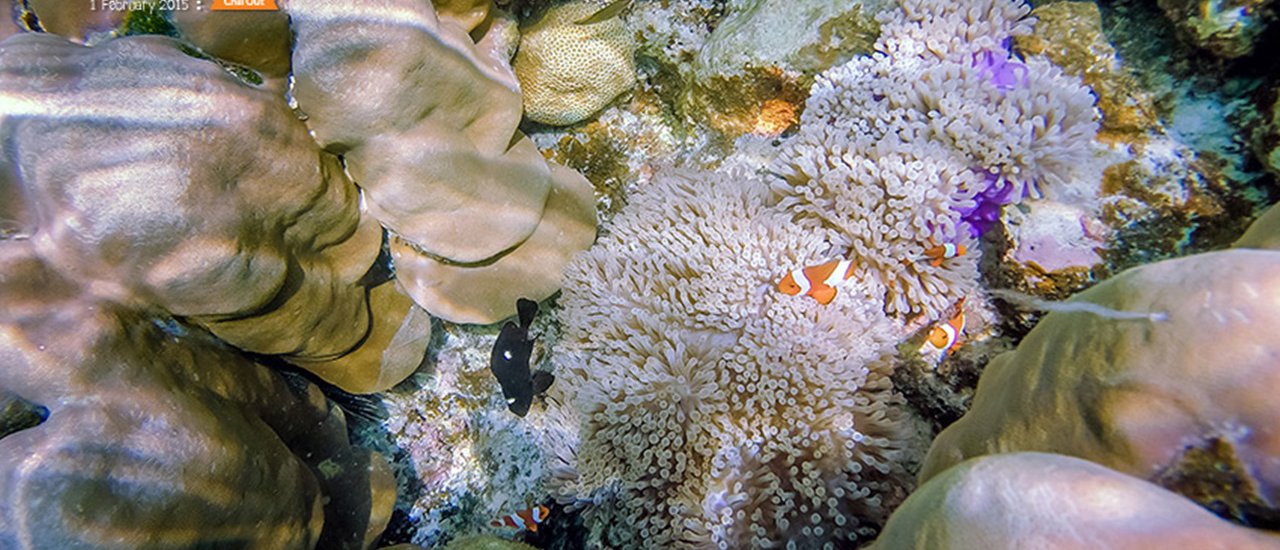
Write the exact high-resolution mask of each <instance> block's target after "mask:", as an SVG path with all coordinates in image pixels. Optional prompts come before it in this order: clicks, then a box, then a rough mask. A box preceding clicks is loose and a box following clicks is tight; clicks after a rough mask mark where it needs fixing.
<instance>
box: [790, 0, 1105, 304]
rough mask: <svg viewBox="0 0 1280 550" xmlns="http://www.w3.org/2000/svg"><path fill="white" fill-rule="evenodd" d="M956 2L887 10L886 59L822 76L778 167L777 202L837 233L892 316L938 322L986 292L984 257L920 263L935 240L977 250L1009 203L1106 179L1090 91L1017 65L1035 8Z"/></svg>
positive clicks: (1041, 68) (1048, 67)
mask: <svg viewBox="0 0 1280 550" xmlns="http://www.w3.org/2000/svg"><path fill="white" fill-rule="evenodd" d="M958 10H959V8H958V7H957V6H953V5H949V4H946V3H930V2H923V3H909V5H907V6H905V7H904V10H903V11H895V12H890V13H887V14H885V15H883V16H882V17H881V19H882V21H883V34H882V35H881V37H880V39H879V40H878V41H877V43H876V48H877V50H878V51H879V52H881V53H879V54H877V55H875V56H872V57H864V58H858V59H854V60H853V61H850V62H849V63H847V64H845V65H842V66H840V67H837V68H834V69H832V70H830V71H827V72H825V73H823V74H822V75H820V77H819V79H818V81H817V83H815V85H814V87H813V90H812V91H811V93H810V97H809V100H808V102H807V103H806V108H805V112H804V115H803V116H802V117H801V130H800V132H799V134H798V135H797V137H796V138H795V140H793V141H792V142H791V143H790V144H788V147H787V148H786V150H784V151H783V153H782V155H781V156H780V157H779V159H778V160H777V161H775V162H774V163H773V171H774V172H776V173H778V174H779V175H781V176H783V177H784V178H785V183H784V184H779V185H776V186H775V188H776V190H777V192H778V194H779V195H780V201H781V204H782V205H784V206H786V207H788V208H790V209H792V210H793V211H795V212H797V213H798V214H800V215H801V217H802V220H801V222H802V223H804V224H806V225H807V226H809V227H819V226H822V227H835V228H837V230H838V240H837V241H836V244H837V245H838V246H839V247H840V248H843V249H847V250H848V251H849V255H850V256H851V257H852V258H853V259H855V260H856V262H857V265H858V267H857V269H858V270H859V271H858V275H857V276H858V277H859V278H865V279H869V280H873V281H876V282H878V283H879V285H880V287H881V289H882V290H881V291H882V292H883V293H884V303H885V310H886V312H887V313H890V314H893V315H910V314H920V313H923V314H925V316H926V317H930V318H934V317H937V316H938V315H939V314H940V312H941V311H942V310H943V309H945V308H947V307H950V306H951V304H952V303H954V302H955V301H956V300H957V299H958V298H959V297H960V296H964V295H967V294H970V293H971V292H972V290H973V289H974V288H975V286H976V278H977V271H976V267H975V265H976V255H973V256H970V257H964V258H957V259H955V260H953V261H948V262H947V263H946V264H944V265H943V266H940V267H931V266H927V265H925V264H921V263H918V262H912V261H910V260H911V259H913V258H919V257H921V254H922V253H923V251H924V249H925V248H927V247H929V246H933V245H935V244H938V243H954V244H957V245H961V244H963V245H965V246H966V247H967V248H970V249H973V248H974V242H973V241H972V240H971V239H972V237H973V236H974V235H976V234H977V233H978V231H976V230H975V226H974V225H971V223H974V224H977V223H979V221H981V222H982V223H983V224H987V223H990V222H991V221H992V220H991V218H993V217H994V216H995V215H996V214H995V213H993V212H990V210H992V209H994V210H995V212H998V211H999V207H1000V206H1002V205H1003V203H1004V202H1006V201H1009V202H1012V201H1016V200H1019V199H1021V198H1022V197H1024V196H1040V195H1044V194H1049V195H1053V196H1059V197H1063V198H1067V199H1075V200H1082V201H1085V202H1087V198H1088V197H1091V196H1093V195H1096V189H1097V187H1096V184H1097V182H1098V181H1099V178H1100V174H1101V172H1100V168H1101V167H1100V161H1098V160H1096V159H1095V150H1094V146H1093V137H1094V134H1095V133H1096V131H1097V122H1096V112H1095V110H1094V109H1093V96H1092V95H1091V94H1090V93H1089V91H1088V89H1087V88H1084V87H1083V86H1081V85H1080V83H1079V81H1078V80H1076V79H1074V78H1071V77H1068V76H1066V75H1064V74H1063V72H1062V71H1061V69H1058V68H1057V67H1056V66H1054V65H1052V64H1050V63H1049V62H1048V61H1046V60H1044V59H1042V58H1039V57H1034V56H1032V57H1028V58H1027V59H1026V61H1025V63H1024V62H1022V61H1018V60H1015V59H1009V57H1010V55H1011V54H1010V52H1009V51H1008V50H1007V49H1006V46H1005V45H1004V44H1005V43H1006V41H1007V40H1008V39H1010V38H1011V37H1013V36H1016V35H1022V34H1026V33H1027V32H1028V24H1027V23H1026V22H1025V21H1022V18H1023V17H1025V16H1026V14H1027V11H1028V9H1027V8H1026V6H1024V5H1021V4H1019V3H1016V2H1008V1H993V2H984V3H982V5H981V6H976V7H974V8H973V9H972V11H971V12H964V13H961V11H958ZM980 60H982V62H979V61H980ZM975 199H976V200H977V201H978V202H975ZM982 210H988V212H985V213H980V212H981V211H982ZM883 228H889V230H888V231H885V230H883ZM903 260H907V261H903Z"/></svg>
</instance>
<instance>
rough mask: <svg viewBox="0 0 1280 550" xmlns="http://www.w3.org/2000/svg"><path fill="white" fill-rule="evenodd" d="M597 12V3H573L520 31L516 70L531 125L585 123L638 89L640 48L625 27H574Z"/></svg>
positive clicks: (601, 24)
mask: <svg viewBox="0 0 1280 550" xmlns="http://www.w3.org/2000/svg"><path fill="white" fill-rule="evenodd" d="M598 9H600V6H599V5H598V4H595V3H593V2H571V3H568V4H564V5H561V6H556V7H554V8H551V9H549V10H547V11H546V13H544V14H542V16H541V17H540V18H538V19H537V20H535V21H533V22H532V23H531V24H529V25H527V26H526V27H525V28H522V29H521V35H522V36H521V39H520V51H519V52H518V53H517V54H516V59H515V70H516V78H518V79H519V80H520V88H521V91H522V92H523V93H524V112H525V116H527V117H529V118H530V119H531V120H534V121H537V122H541V123H543V124H551V125H555V126H564V125H568V124H573V123H575V122H580V121H582V120H585V119H587V118H588V117H590V116H591V115H593V114H595V113H596V112H597V111H599V110H600V109H602V108H604V106H605V105H607V104H608V103H609V102H610V101H613V99H614V98H616V97H618V95H619V94H621V93H623V92H625V91H627V90H629V89H631V86H632V85H634V84H635V80H636V76H635V75H636V66H635V61H634V59H633V51H634V47H635V46H634V44H633V43H632V41H631V38H630V37H629V36H628V35H627V31H626V28H625V27H624V26H623V24H622V21H621V20H619V19H617V18H613V19H609V20H607V21H602V22H599V23H594V24H591V25H578V24H576V23H574V22H575V21H578V20H581V19H583V18H585V17H587V16H589V15H591V14H592V13H594V12H595V11H596V10H598Z"/></svg>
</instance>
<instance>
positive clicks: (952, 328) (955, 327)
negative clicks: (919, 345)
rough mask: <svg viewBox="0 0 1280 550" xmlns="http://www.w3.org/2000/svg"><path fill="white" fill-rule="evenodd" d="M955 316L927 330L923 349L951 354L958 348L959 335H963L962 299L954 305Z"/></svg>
mask: <svg viewBox="0 0 1280 550" xmlns="http://www.w3.org/2000/svg"><path fill="white" fill-rule="evenodd" d="M955 311H956V314H955V316H953V317H951V319H948V320H947V321H946V322H945V323H938V324H936V325H934V326H933V328H931V329H929V336H928V337H927V338H925V347H926V348H930V349H932V350H933V351H941V352H943V353H951V352H953V351H955V349H956V348H958V347H960V335H961V334H962V333H964V298H961V299H960V301H959V302H956V305H955Z"/></svg>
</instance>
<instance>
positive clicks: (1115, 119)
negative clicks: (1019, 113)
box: [1013, 2, 1159, 143]
mask: <svg viewBox="0 0 1280 550" xmlns="http://www.w3.org/2000/svg"><path fill="white" fill-rule="evenodd" d="M1031 16H1032V17H1034V18H1036V25H1035V28H1034V29H1033V30H1032V32H1031V33H1030V34H1025V35H1019V36H1015V37H1014V40H1013V43H1014V45H1015V46H1016V47H1017V49H1018V50H1019V51H1021V52H1023V53H1024V54H1031V55H1042V56H1044V57H1045V58H1047V59H1048V60H1050V61H1051V62H1053V64H1054V65H1057V66H1059V67H1062V70H1063V72H1065V73H1067V74H1070V75H1075V76H1079V77H1080V78H1081V80H1082V81H1083V82H1084V84H1085V85H1086V86H1088V87H1089V88H1090V89H1091V90H1093V93H1094V95H1095V96H1096V97H1097V98H1098V111H1099V112H1100V113H1101V120H1100V128H1099V131H1098V140H1099V141H1103V142H1106V143H1115V142H1120V143H1142V142H1145V141H1146V140H1147V134H1148V133H1151V132H1156V131H1158V130H1159V121H1158V119H1157V118H1156V107H1155V104H1154V98H1153V97H1152V96H1151V94H1150V93H1148V92H1146V91H1144V90H1143V89H1142V88H1141V86H1139V83H1138V79H1137V78H1136V77H1135V76H1134V75H1133V74H1131V73H1130V72H1129V71H1128V70H1127V69H1126V68H1125V67H1123V66H1122V65H1121V64H1120V60H1119V58H1118V57H1117V55H1116V51H1115V48H1114V47H1112V46H1111V43H1110V42H1109V41H1108V40H1107V36H1106V35H1105V34H1103V32H1102V13H1101V12H1100V11H1099V10H1098V5H1097V4H1096V3H1094V2H1053V3H1050V4H1045V5H1041V6H1038V7H1036V9H1034V10H1031Z"/></svg>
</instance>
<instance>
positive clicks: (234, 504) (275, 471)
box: [0, 240, 394, 549]
mask: <svg viewBox="0 0 1280 550" xmlns="http://www.w3.org/2000/svg"><path fill="white" fill-rule="evenodd" d="M40 246H41V245H40V244H39V243H37V242H34V241H26V240H3V241H0V273H3V274H4V276H3V277H0V302H3V303H4V304H5V307H4V308H3V310H2V311H0V358H3V366H4V369H5V370H4V376H3V378H0V396H20V399H21V400H22V401H23V402H26V403H28V404H35V405H38V406H39V407H40V408H41V409H42V411H43V414H41V415H40V416H42V417H43V418H41V419H40V421H39V422H37V423H35V425H33V426H32V425H29V424H31V423H28V425H27V426H25V427H20V429H18V430H16V431H12V432H8V430H6V432H8V433H4V434H3V436H2V437H0V502H2V503H3V504H0V547H4V548H88V547H92V548H122V549H123V548H176V547H209V546H222V545H228V544H231V545H236V546H245V547H255V548H312V547H315V546H317V545H319V546H320V547H323V548H350V549H358V548H367V547H369V546H370V545H371V544H372V543H373V541H374V539H375V538H376V537H377V535H378V533H379V532H381V531H382V528H383V526H385V525H386V522H387V520H388V519H389V517H390V513H391V505H392V502H393V500H392V499H393V496H394V493H393V490H392V489H393V480H392V478H391V473H390V471H389V469H388V468H387V465H386V463H385V462H384V461H383V460H382V459H381V457H379V456H377V455H376V454H370V453H369V452H368V451H364V450H361V449H357V448H354V447H350V446H349V445H348V443H347V430H346V424H345V422H344V420H343V414H342V412H341V410H339V409H337V408H336V407H333V406H332V405H330V404H329V403H327V402H326V400H325V399H324V397H323V395H321V394H320V391H319V389H318V388H316V386H314V385H312V384H310V383H307V382H304V381H301V380H300V379H292V380H287V379H285V378H284V377H282V376H281V375H280V374H278V373H276V372H273V371H271V370H268V369H266V368H264V367H262V366H260V365H257V364H255V363H252V362H250V361H249V360H247V359H245V358H243V357H242V356H240V355H238V354H237V353H235V352H234V351H233V350H231V349H229V348H227V347H226V346H225V345H223V344H222V343H220V342H219V341H217V340H216V339H214V338H213V337H212V336H210V335H209V334H207V333H205V332H204V331H202V330H200V329H198V328H196V327H192V326H190V325H187V324H184V323H183V322H181V321H178V320H176V319H174V318H173V317H170V316H168V315H166V314H164V313H162V312H157V311H154V310H150V309H142V310H139V309H133V308H129V307H126V306H122V305H120V304H118V303H113V302H110V301H106V300H103V299H102V298H101V297H99V296H97V295H96V294H97V293H98V289H96V288H95V286H97V285H98V283H90V284H85V285H82V284H79V283H77V282H75V281H72V280H70V279H68V278H66V277H63V276H62V274H61V272H62V271H63V270H62V269H60V268H59V267H58V266H55V265H51V264H46V263H44V262H42V261H40V260H39V258H38V254H37V250H36V249H38V248H39V247H40ZM6 409H7V411H12V410H14V409H13V408H11V407H10V408H6ZM10 414H11V413H10V412H6V413H5V417H6V419H5V422H3V423H4V424H8V423H9V420H10V418H11V417H10V416H9V415H10Z"/></svg>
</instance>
